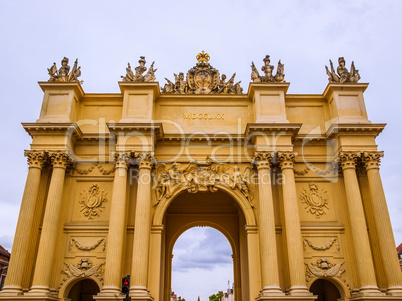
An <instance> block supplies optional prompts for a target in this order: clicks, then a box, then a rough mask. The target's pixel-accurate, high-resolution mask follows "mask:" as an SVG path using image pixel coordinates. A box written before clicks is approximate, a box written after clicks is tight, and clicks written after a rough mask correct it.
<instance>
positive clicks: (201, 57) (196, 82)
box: [161, 50, 243, 94]
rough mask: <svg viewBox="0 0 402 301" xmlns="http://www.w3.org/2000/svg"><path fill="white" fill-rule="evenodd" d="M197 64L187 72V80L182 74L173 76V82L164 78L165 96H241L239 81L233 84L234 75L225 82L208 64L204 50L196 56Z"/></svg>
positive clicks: (224, 78) (207, 55) (223, 75)
mask: <svg viewBox="0 0 402 301" xmlns="http://www.w3.org/2000/svg"><path fill="white" fill-rule="evenodd" d="M196 59H197V62H198V63H197V64H196V65H195V66H194V67H193V68H191V69H190V70H188V72H187V78H186V79H184V73H183V72H180V73H179V75H177V74H176V73H173V74H174V77H175V82H174V83H173V82H172V81H170V80H169V79H167V78H165V79H166V81H167V83H166V84H165V86H164V87H163V88H162V89H161V91H162V93H165V94H242V92H243V88H242V87H240V83H241V82H240V81H239V82H237V83H235V82H234V78H235V76H236V73H234V74H233V75H232V77H231V78H230V79H229V80H228V81H226V75H225V74H222V77H220V75H219V71H218V70H217V69H215V68H213V67H212V66H211V65H210V64H209V60H210V56H209V54H208V53H206V52H205V51H204V50H203V51H202V52H200V53H199V54H197V56H196Z"/></svg>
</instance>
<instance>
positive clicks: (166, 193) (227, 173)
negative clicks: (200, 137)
mask: <svg viewBox="0 0 402 301" xmlns="http://www.w3.org/2000/svg"><path fill="white" fill-rule="evenodd" d="M202 165H204V166H202ZM251 174H252V170H251V168H250V167H246V168H245V169H244V171H243V172H241V171H240V168H239V167H238V166H237V165H233V166H231V165H228V164H218V163H212V161H210V160H208V159H207V161H206V163H202V164H201V163H198V162H190V163H188V164H187V165H185V166H183V165H182V164H181V163H177V162H175V163H173V164H172V165H171V166H170V167H169V168H168V167H167V166H166V165H165V164H162V165H159V166H158V167H157V170H156V189H155V192H156V198H157V203H156V205H157V204H158V203H159V202H160V201H161V200H162V199H164V198H170V197H171V196H172V195H173V194H174V193H175V192H176V191H179V190H182V189H185V190H187V191H188V192H190V193H196V192H198V191H211V192H215V191H217V190H218V188H217V185H224V186H226V187H229V188H231V189H233V190H237V191H239V192H240V193H241V194H242V195H243V196H244V197H245V198H246V199H247V200H248V201H249V202H251V201H252V199H253V194H252V192H251V191H250V188H249V184H250V176H251Z"/></svg>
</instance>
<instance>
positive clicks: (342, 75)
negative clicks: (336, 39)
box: [325, 57, 360, 84]
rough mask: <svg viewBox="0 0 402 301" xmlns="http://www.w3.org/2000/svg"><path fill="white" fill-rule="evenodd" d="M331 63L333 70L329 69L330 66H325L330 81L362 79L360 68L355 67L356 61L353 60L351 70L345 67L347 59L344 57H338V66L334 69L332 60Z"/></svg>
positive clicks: (347, 81) (345, 81) (339, 81)
mask: <svg viewBox="0 0 402 301" xmlns="http://www.w3.org/2000/svg"><path fill="white" fill-rule="evenodd" d="M329 64H330V66H331V71H329V70H328V67H327V66H325V70H326V72H327V75H328V81H329V82H330V83H341V84H343V83H357V82H358V81H359V79H360V74H359V70H357V69H356V68H355V63H354V62H353V61H352V65H351V66H350V72H349V71H348V69H347V68H346V67H345V59H344V58H343V57H340V58H339V59H338V64H339V66H338V68H336V72H337V73H338V74H336V73H335V69H334V65H333V64H332V61H331V60H329Z"/></svg>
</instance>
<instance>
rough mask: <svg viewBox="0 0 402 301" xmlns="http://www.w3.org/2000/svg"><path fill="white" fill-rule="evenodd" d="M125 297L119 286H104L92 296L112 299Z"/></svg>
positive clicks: (107, 300) (110, 300)
mask: <svg viewBox="0 0 402 301" xmlns="http://www.w3.org/2000/svg"><path fill="white" fill-rule="evenodd" d="M125 297H126V295H125V294H123V293H122V292H121V291H120V288H118V287H113V286H106V287H105V286H104V287H103V288H102V290H101V291H100V292H99V293H98V294H97V295H95V296H94V297H93V298H94V299H95V300H102V301H112V300H123V299H124V298H125Z"/></svg>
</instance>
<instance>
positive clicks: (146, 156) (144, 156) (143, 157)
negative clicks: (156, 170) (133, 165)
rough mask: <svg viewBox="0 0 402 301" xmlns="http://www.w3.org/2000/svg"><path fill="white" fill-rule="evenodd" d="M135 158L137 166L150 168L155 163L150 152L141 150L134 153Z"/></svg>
mask: <svg viewBox="0 0 402 301" xmlns="http://www.w3.org/2000/svg"><path fill="white" fill-rule="evenodd" d="M135 157H136V159H137V162H138V167H139V168H149V169H151V168H152V167H153V165H154V164H155V156H154V154H153V153H152V152H142V153H138V154H136V156H135Z"/></svg>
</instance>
